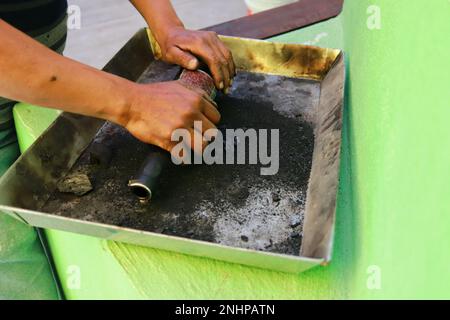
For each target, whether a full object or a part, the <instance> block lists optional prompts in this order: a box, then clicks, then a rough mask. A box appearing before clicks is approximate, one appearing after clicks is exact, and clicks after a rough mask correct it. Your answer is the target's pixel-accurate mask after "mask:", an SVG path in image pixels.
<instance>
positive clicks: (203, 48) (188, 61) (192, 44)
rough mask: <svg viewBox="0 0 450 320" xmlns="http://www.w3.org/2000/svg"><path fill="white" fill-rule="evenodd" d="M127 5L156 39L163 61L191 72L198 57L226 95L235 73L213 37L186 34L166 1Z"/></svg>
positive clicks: (135, 0) (141, 0) (146, 0)
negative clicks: (133, 7) (132, 7)
mask: <svg viewBox="0 0 450 320" xmlns="http://www.w3.org/2000/svg"><path fill="white" fill-rule="evenodd" d="M130 2H131V3H132V4H133V5H134V6H135V7H136V9H137V10H138V11H139V12H140V13H141V15H142V16H143V17H144V19H145V21H146V22H147V24H148V25H149V27H150V29H151V30H152V32H153V34H154V35H155V38H156V40H157V41H158V44H159V45H160V47H161V51H162V55H163V56H162V59H163V60H164V61H166V62H169V63H173V64H178V65H180V66H182V67H184V68H186V69H189V70H194V69H196V68H198V66H199V61H198V60H197V57H198V58H200V59H201V60H202V61H203V62H204V63H206V64H207V65H208V67H209V69H210V70H211V73H212V75H213V78H214V82H215V85H216V87H217V89H219V90H224V91H225V92H226V91H227V89H228V87H229V86H230V85H231V83H232V79H233V77H234V76H235V74H236V71H235V66H234V62H233V57H232V54H231V52H230V50H228V48H227V47H226V46H225V45H224V44H223V43H222V42H221V41H220V39H219V38H218V37H217V34H216V33H214V32H210V31H192V30H186V29H185V28H184V26H183V23H182V22H181V21H180V19H179V18H178V17H177V15H176V13H175V10H174V9H173V7H172V5H171V3H170V1H169V0H130Z"/></svg>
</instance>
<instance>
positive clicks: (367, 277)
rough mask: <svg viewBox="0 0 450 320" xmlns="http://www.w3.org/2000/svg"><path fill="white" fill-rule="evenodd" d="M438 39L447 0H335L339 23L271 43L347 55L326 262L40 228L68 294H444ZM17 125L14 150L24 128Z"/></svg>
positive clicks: (445, 24) (448, 173) (447, 95)
mask: <svg viewBox="0 0 450 320" xmlns="http://www.w3.org/2000/svg"><path fill="white" fill-rule="evenodd" d="M378 13H380V20H379V21H378V19H377V18H378V16H377V15H378ZM378 22H379V23H378ZM378 27H379V28H378ZM448 34H450V2H449V1H447V0H432V1H425V0H417V1H408V0H396V1H392V0H371V1H370V0H346V1H345V9H344V12H343V14H342V15H341V16H340V17H339V18H337V19H334V20H331V21H328V22H325V23H321V24H320V25H317V26H313V27H310V28H307V29H303V30H299V31H295V32H292V33H289V34H286V35H283V36H280V37H277V38H276V40H277V41H285V42H300V43H304V42H308V43H310V44H315V45H319V46H325V47H327V46H329V47H339V48H343V49H344V50H345V52H346V59H347V62H348V74H347V77H348V81H347V90H346V118H345V119H344V131H343V146H342V148H343V150H342V161H341V181H340V189H339V199H338V209H337V226H336V234H335V245H334V247H335V248H334V257H333V261H332V263H331V265H329V266H328V267H318V268H315V269H313V270H311V271H308V272H306V273H302V274H300V275H292V274H283V273H277V272H272V271H267V270H262V269H257V268H249V267H244V266H240V265H234V264H229V263H224V262H220V261H214V260H209V259H201V258H195V257H191V256H185V255H181V254H176V253H171V252H166V251H161V250H155V249H151V248H143V247H137V246H133V245H127V244H123V243H114V242H108V241H104V240H100V239H95V238H90V237H84V236H80V235H73V234H68V233H64V232H59V231H51V230H49V231H47V234H48V237H49V242H50V245H51V248H52V251H53V253H54V256H55V260H56V265H57V269H58V273H59V275H60V277H61V278H62V282H63V285H64V288H65V293H66V295H67V297H68V298H72V299H81V298H193V299H197V298H243V299H247V298H248V299H250V298H255V299H258V298H288V299H289V298H291V299H305V298H363V299H364V298H450V286H449V285H448V284H449V283H450V272H449V270H448V265H449V263H450V254H449V252H448V250H447V244H448V243H450V232H449V231H450V200H449V196H448V195H449V194H450V187H449V181H450V139H448V137H449V136H450V125H449V124H448V122H449V121H448V119H449V118H450V90H449V83H450V72H449V71H450V56H449V52H450V42H449V40H448ZM22 108H23V109H25V108H26V107H25V106H23V107H21V108H17V109H16V110H15V116H16V125H17V123H18V122H17V117H18V116H19V115H20V114H21V112H22ZM32 112H33V111H32ZM50 118H51V117H50ZM48 119H49V118H48V117H46V116H44V117H43V118H41V119H40V121H42V123H47V122H48ZM33 127H34V126H33ZM18 130H19V132H20V134H19V137H20V138H21V140H22V141H21V144H23V145H25V143H24V142H23V139H24V137H25V136H26V135H27V134H28V132H29V131H30V125H29V124H28V123H24V124H23V126H19V127H18ZM31 140H32V139H30V140H29V141H31ZM28 144H29V143H28ZM74 266H75V269H76V268H79V269H76V270H79V271H80V272H79V275H80V282H79V284H80V286H79V288H76V289H71V288H70V287H73V286H71V285H69V284H70V283H71V280H73V272H72V271H73V267H74Z"/></svg>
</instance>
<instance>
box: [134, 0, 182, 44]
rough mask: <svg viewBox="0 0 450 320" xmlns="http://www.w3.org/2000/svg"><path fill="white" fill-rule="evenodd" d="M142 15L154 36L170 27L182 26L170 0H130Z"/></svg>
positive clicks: (159, 34)
mask: <svg viewBox="0 0 450 320" xmlns="http://www.w3.org/2000/svg"><path fill="white" fill-rule="evenodd" d="M130 2H131V3H132V4H133V5H134V6H135V8H136V9H137V10H138V11H139V13H140V14H141V15H142V16H143V17H144V19H145V21H146V22H147V24H148V26H149V27H150V28H151V29H152V31H153V32H154V34H155V36H156V38H157V39H158V38H159V37H160V36H161V33H163V32H166V31H167V30H168V29H170V28H174V27H183V28H184V26H183V23H182V22H181V20H180V19H179V18H178V16H177V14H176V12H175V10H174V8H173V6H172V4H171V2H170V0H130Z"/></svg>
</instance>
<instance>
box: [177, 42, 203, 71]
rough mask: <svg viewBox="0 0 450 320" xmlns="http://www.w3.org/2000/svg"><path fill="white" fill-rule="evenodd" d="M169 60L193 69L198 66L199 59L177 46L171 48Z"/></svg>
mask: <svg viewBox="0 0 450 320" xmlns="http://www.w3.org/2000/svg"><path fill="white" fill-rule="evenodd" d="M170 60H171V62H172V63H175V64H178V65H179V66H181V67H183V68H185V69H188V70H195V69H197V68H198V66H199V61H198V59H197V58H196V57H194V56H193V55H192V54H190V53H189V52H186V51H183V50H181V49H180V48H178V47H172V48H171V50H170Z"/></svg>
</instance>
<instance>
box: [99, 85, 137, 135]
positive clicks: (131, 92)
mask: <svg viewBox="0 0 450 320" xmlns="http://www.w3.org/2000/svg"><path fill="white" fill-rule="evenodd" d="M139 86H140V85H139V84H137V83H134V82H132V81H129V80H127V79H123V78H119V77H116V79H114V80H113V86H112V94H111V95H110V97H109V100H110V101H109V103H107V106H108V107H107V108H105V109H104V110H102V114H101V115H100V118H103V119H105V120H108V121H111V122H114V123H117V124H118V125H120V126H123V127H126V125H127V123H128V121H129V119H130V111H131V107H132V105H133V103H134V100H135V99H136V97H137V96H138V90H139Z"/></svg>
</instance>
